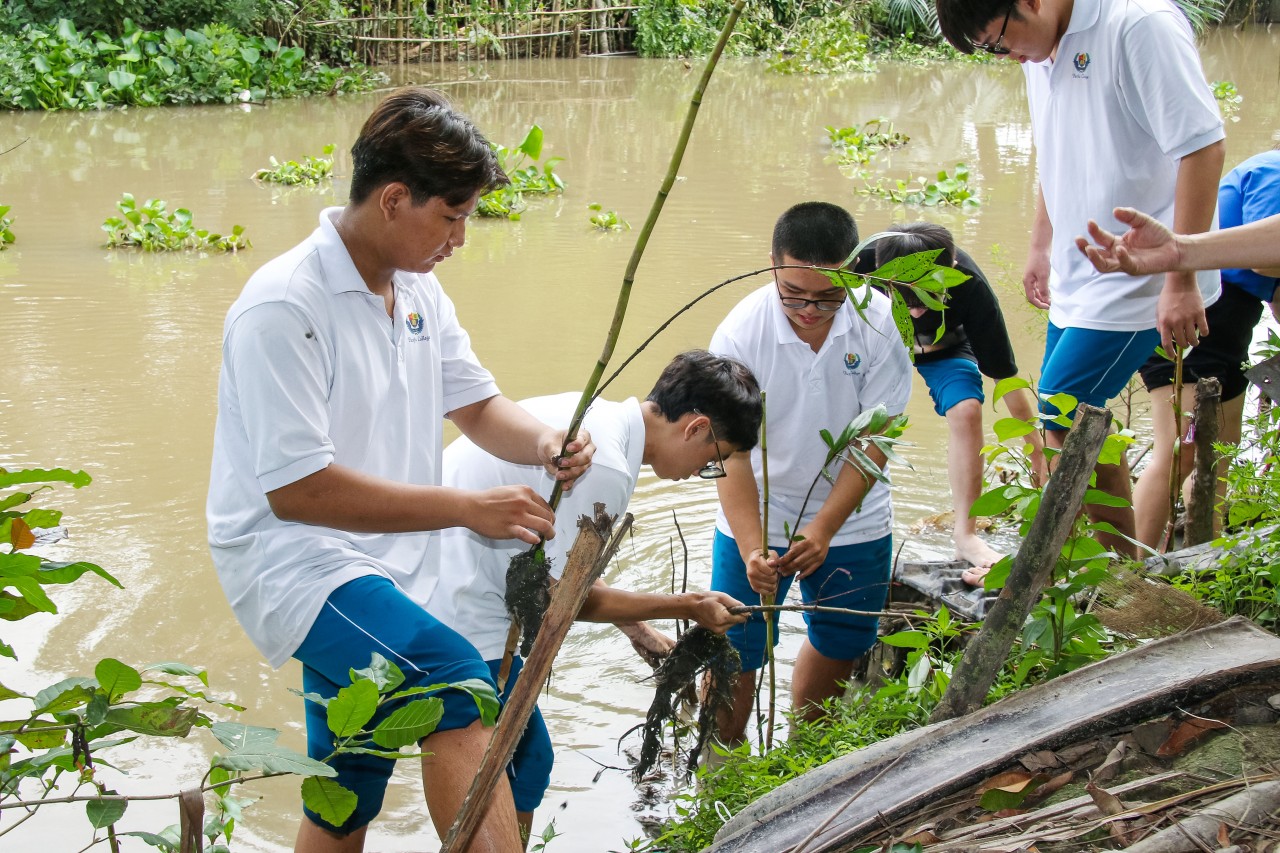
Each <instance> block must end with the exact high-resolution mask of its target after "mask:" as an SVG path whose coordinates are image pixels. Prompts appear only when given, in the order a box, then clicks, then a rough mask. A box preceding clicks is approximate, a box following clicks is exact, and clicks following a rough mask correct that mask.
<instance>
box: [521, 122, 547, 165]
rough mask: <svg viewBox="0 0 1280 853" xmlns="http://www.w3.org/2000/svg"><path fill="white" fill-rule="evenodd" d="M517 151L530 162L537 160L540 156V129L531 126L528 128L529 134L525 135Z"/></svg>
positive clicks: (536, 126)
mask: <svg viewBox="0 0 1280 853" xmlns="http://www.w3.org/2000/svg"><path fill="white" fill-rule="evenodd" d="M518 150H520V151H523V152H524V153H525V154H527V155H528V156H529V158H530V159H532V160H537V159H538V158H539V157H541V156H542V128H541V127H539V126H538V125H536V124H535V125H533V126H532V127H530V128H529V132H528V133H526V134H525V137H524V141H522V142H521V143H520V145H519V146H518Z"/></svg>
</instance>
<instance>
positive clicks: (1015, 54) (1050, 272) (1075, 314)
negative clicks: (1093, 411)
mask: <svg viewBox="0 0 1280 853" xmlns="http://www.w3.org/2000/svg"><path fill="white" fill-rule="evenodd" d="M937 6H938V22H939V24H940V25H941V27H942V32H943V35H945V36H946V38H947V40H948V41H949V42H951V44H952V45H954V46H955V47H956V49H958V50H960V51H963V52H965V53H972V52H973V51H974V50H983V51H986V52H988V53H992V54H996V55H998V56H1007V57H1009V58H1010V59H1013V60H1016V61H1017V62H1019V63H1021V64H1022V68H1023V71H1024V73H1025V75H1026V79H1027V99H1028V101H1029V103H1030V106H1031V129H1032V136H1033V138H1034V141H1035V147H1036V160H1037V164H1038V168H1039V179H1040V180H1039V195H1038V199H1037V204H1036V216H1035V221H1034V223H1033V224H1032V230H1031V250H1030V253H1029V255H1028V259H1027V266H1026V269H1025V271H1024V273H1023V280H1022V283H1023V288H1024V290H1025V291H1026V294H1027V300H1028V301H1029V302H1031V304H1032V305H1035V306H1036V307H1038V308H1048V309H1049V331H1048V335H1047V340H1046V342H1045V355H1044V363H1043V365H1042V367H1041V369H1040V387H1039V392H1040V394H1041V396H1042V397H1044V396H1047V395H1052V394H1057V393H1066V394H1069V395H1071V396H1072V397H1074V398H1075V399H1076V400H1077V401H1078V402H1081V403H1088V404H1090V405H1093V406H1105V405H1106V403H1107V401H1108V400H1109V399H1111V398H1112V397H1114V396H1116V395H1117V394H1118V393H1119V392H1120V390H1121V389H1123V388H1124V386H1125V384H1126V383H1127V382H1128V381H1129V378H1130V377H1131V376H1132V375H1133V373H1134V372H1135V371H1136V370H1137V369H1138V367H1139V366H1140V365H1141V364H1142V363H1143V362H1144V361H1146V359H1147V357H1148V356H1149V355H1151V353H1152V351H1153V350H1154V349H1155V346H1156V345H1157V344H1162V345H1163V346H1164V349H1165V351H1166V352H1168V353H1170V354H1172V353H1173V352H1174V347H1175V346H1180V347H1184V348H1185V347H1187V346H1191V345H1193V344H1195V343H1196V341H1197V338H1198V336H1199V335H1201V334H1205V333H1207V332H1208V331H1209V329H1208V324H1207V323H1206V321H1205V313H1204V309H1205V306H1206V305H1209V304H1212V303H1213V301H1214V300H1216V299H1217V298H1218V293H1219V280H1218V274H1217V273H1216V272H1204V273H1200V274H1196V273H1190V272H1179V273H1168V274H1167V275H1145V276H1129V275H1126V274H1125V273H1121V272H1115V273H1104V274H1099V273H1098V272H1097V271H1096V270H1094V268H1093V267H1092V266H1091V265H1090V263H1089V262H1088V260H1086V259H1085V258H1084V256H1083V255H1081V254H1080V253H1079V252H1077V251H1076V249H1075V244H1074V239H1073V238H1074V235H1075V234H1076V232H1077V231H1078V230H1079V228H1080V224H1081V223H1083V222H1086V221H1088V220H1090V219H1094V220H1097V221H1098V222H1101V223H1103V225H1104V226H1106V227H1112V228H1114V226H1115V223H1116V220H1115V219H1114V217H1113V215H1112V210H1113V209H1114V208H1116V207H1119V206H1121V205H1136V206H1137V207H1140V208H1142V209H1145V210H1150V211H1151V212H1152V213H1153V214H1154V215H1155V216H1156V218H1158V219H1159V220H1160V221H1162V222H1164V223H1165V224H1166V225H1168V226H1170V227H1171V228H1173V230H1174V231H1176V232H1178V233H1182V234H1194V233H1199V232H1203V231H1207V230H1210V229H1211V228H1214V227H1216V223H1215V215H1214V210H1215V207H1216V202H1217V187H1218V177H1219V176H1220V175H1221V174H1222V166H1223V162H1224V156H1225V153H1224V152H1225V149H1224V146H1223V142H1222V140H1223V136H1224V133H1223V130H1222V119H1221V117H1220V116H1219V114H1218V108H1217V104H1216V103H1215V101H1214V98H1213V94H1212V93H1211V92H1210V91H1209V86H1208V84H1207V83H1206V82H1205V79H1204V72H1203V71H1202V70H1201V68H1200V57H1199V54H1198V52H1197V50H1196V44H1195V39H1194V37H1193V35H1192V32H1191V27H1190V26H1189V25H1188V23H1187V20H1186V17H1185V16H1184V15H1183V14H1182V12H1181V11H1180V10H1179V9H1178V8H1177V6H1175V5H1174V4H1173V2H1171V0H1129V2H1123V3H1119V2H1105V0H937ZM1046 408H1048V409H1049V410H1050V411H1049V413H1050V414H1051V415H1053V414H1057V410H1056V409H1055V408H1053V407H1052V406H1048V407H1046ZM1062 414H1065V415H1070V414H1071V412H1063V413H1062ZM1047 426H1048V430H1049V431H1048V443H1049V445H1050V446H1052V447H1057V448H1060V447H1061V446H1062V443H1063V441H1064V440H1065V436H1066V431H1065V428H1063V427H1060V426H1058V425H1057V424H1054V423H1048V424H1047ZM1097 475H1098V479H1097V483H1098V488H1100V489H1102V490H1104V491H1106V492H1108V493H1110V494H1112V495H1115V496H1117V497H1123V498H1125V499H1126V500H1128V499H1129V497H1130V486H1129V469H1128V465H1127V464H1125V462H1124V460H1123V459H1122V460H1121V461H1120V463H1118V464H1115V465H1099V466H1098V469H1097ZM1086 509H1087V510H1088V511H1089V515H1090V517H1092V518H1093V519H1094V520H1096V521H1105V522H1109V523H1110V524H1112V525H1114V526H1115V528H1116V529H1117V530H1119V531H1120V533H1122V534H1124V536H1123V537H1122V536H1112V535H1103V536H1099V537H1098V538H1099V541H1101V542H1103V544H1105V545H1106V546H1107V547H1109V548H1111V549H1112V550H1115V551H1117V552H1119V553H1121V554H1124V555H1126V556H1129V557H1135V556H1136V549H1135V548H1134V546H1133V545H1132V543H1131V542H1130V541H1128V540H1131V539H1132V538H1133V536H1134V532H1135V531H1134V517H1133V509H1132V507H1129V506H1123V507H1105V506H1101V505H1096V504H1089V505H1087V506H1086ZM1124 537H1128V539H1126V538H1124Z"/></svg>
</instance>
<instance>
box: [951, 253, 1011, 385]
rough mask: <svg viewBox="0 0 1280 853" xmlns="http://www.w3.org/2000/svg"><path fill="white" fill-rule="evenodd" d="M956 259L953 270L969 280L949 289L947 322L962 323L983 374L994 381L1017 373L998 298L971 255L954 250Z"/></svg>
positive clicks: (1007, 330)
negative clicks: (949, 303) (958, 271)
mask: <svg viewBox="0 0 1280 853" xmlns="http://www.w3.org/2000/svg"><path fill="white" fill-rule="evenodd" d="M957 258H958V260H957V263H956V269H958V270H960V272H962V273H964V274H965V275H967V276H969V280H968V281H966V282H963V283H961V284H958V285H956V286H955V287H954V288H952V291H951V292H952V302H951V308H950V309H949V310H948V311H947V321H948V322H949V323H956V324H957V325H963V326H964V331H965V336H966V337H967V338H968V339H969V346H970V348H972V349H973V355H974V357H975V358H977V359H978V370H980V371H981V372H982V375H984V376H989V377H990V378H992V379H995V380H997V381H999V380H1001V379H1007V378H1009V377H1010V376H1017V375H1018V362H1017V360H1016V359H1015V357H1014V354H1013V341H1011V340H1010V339H1009V329H1008V327H1007V326H1006V325H1005V322H1004V313H1003V312H1002V311H1001V310H1000V300H999V299H997V298H996V294H995V291H994V290H992V289H991V284H990V282H988V281H987V277H986V276H985V275H983V274H982V270H980V269H978V265H977V264H976V263H974V262H973V258H971V257H969V256H968V255H967V254H965V253H964V252H957Z"/></svg>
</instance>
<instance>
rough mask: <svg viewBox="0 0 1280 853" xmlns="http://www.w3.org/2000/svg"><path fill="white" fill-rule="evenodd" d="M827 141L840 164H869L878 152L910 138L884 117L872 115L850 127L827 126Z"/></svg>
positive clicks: (895, 146)
mask: <svg viewBox="0 0 1280 853" xmlns="http://www.w3.org/2000/svg"><path fill="white" fill-rule="evenodd" d="M827 140H828V141H829V142H830V143H831V149H832V152H833V153H834V154H835V157H836V162H838V163H839V164H840V165H842V166H843V165H864V164H866V163H869V162H871V158H872V157H874V156H875V155H876V154H877V153H878V152H880V151H882V150H884V149H886V148H901V147H902V146H904V145H906V144H907V143H908V142H910V141H911V137H910V136H907V135H906V134H905V133H899V132H898V131H896V130H894V129H893V122H891V121H889V120H888V119H887V118H873V119H870V120H869V121H866V122H863V123H862V124H855V125H853V126H852V127H834V126H832V125H827Z"/></svg>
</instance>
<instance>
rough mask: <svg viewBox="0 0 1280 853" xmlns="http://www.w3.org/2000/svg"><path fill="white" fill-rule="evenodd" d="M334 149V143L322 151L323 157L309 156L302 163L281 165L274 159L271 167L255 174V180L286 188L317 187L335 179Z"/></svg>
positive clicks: (295, 161) (293, 162)
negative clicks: (324, 181) (321, 183)
mask: <svg viewBox="0 0 1280 853" xmlns="http://www.w3.org/2000/svg"><path fill="white" fill-rule="evenodd" d="M333 149H334V146H333V143H330V144H328V145H326V146H324V148H322V149H320V151H321V156H319V157H313V156H311V155H310V154H308V155H306V156H304V157H303V158H302V162H301V163H299V162H298V161H297V160H286V161H285V162H283V163H281V162H280V161H278V160H276V158H275V157H272V158H270V159H271V165H270V166H267V167H264V168H262V169H259V170H258V171H256V172H254V173H253V179H254V180H255V181H262V182H263V183H268V184H284V185H285V186H308V187H311V186H315V185H317V184H319V183H320V182H321V181H323V180H327V179H330V178H332V177H333Z"/></svg>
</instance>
